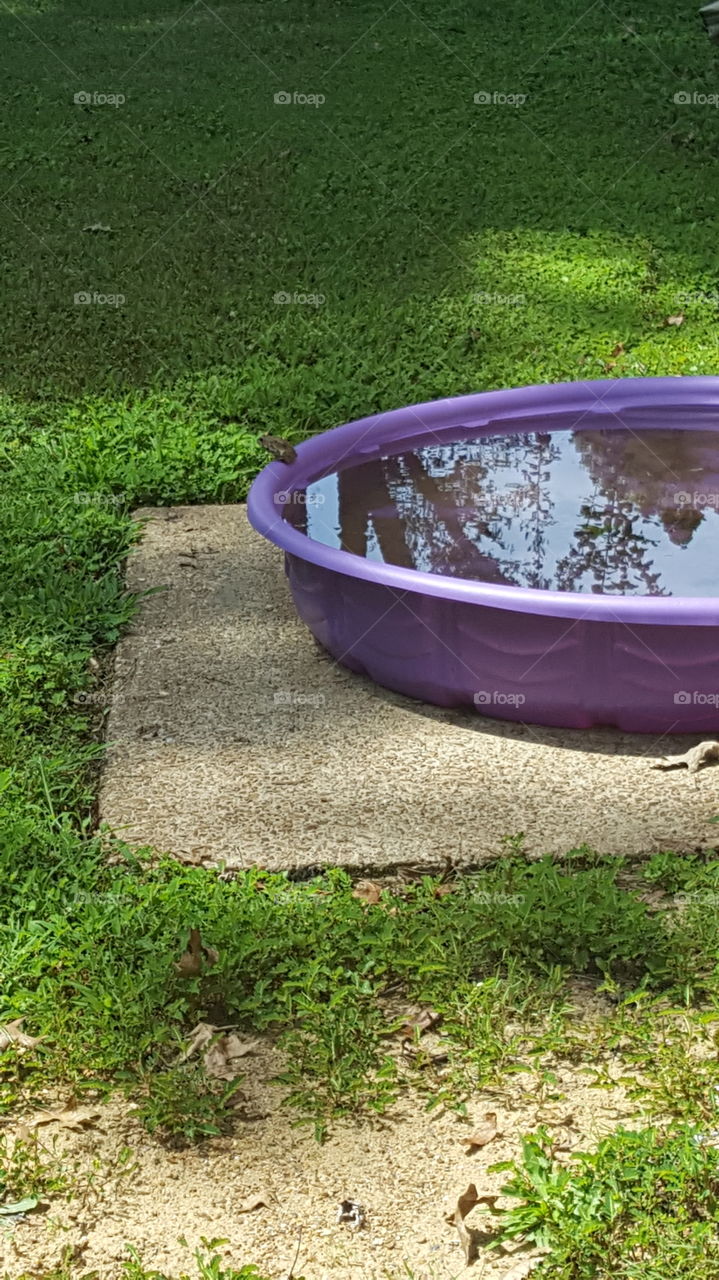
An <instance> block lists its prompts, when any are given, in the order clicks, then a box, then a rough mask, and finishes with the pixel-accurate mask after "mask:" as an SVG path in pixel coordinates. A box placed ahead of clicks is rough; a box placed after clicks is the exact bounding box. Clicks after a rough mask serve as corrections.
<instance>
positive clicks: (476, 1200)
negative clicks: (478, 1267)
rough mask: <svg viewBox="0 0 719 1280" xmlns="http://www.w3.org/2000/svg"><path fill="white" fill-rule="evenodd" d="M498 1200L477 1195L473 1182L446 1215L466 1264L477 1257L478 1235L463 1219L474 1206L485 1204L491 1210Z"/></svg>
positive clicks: (494, 1197) (497, 1197) (493, 1197)
mask: <svg viewBox="0 0 719 1280" xmlns="http://www.w3.org/2000/svg"><path fill="white" fill-rule="evenodd" d="M498 1199H499V1196H480V1195H477V1188H476V1187H475V1185H474V1183H473V1182H470V1184H469V1186H468V1187H467V1190H466V1191H463V1192H462V1195H461V1196H459V1198H458V1200H457V1205H456V1208H455V1209H454V1211H453V1212H452V1213H448V1214H447V1215H446V1219H445V1221H446V1222H449V1223H451V1224H452V1226H454V1227H456V1228H457V1233H458V1235H459V1243H460V1244H461V1246H462V1250H463V1252H464V1260H465V1262H466V1263H467V1264H469V1263H470V1262H474V1260H475V1258H476V1257H477V1253H478V1251H479V1240H480V1234H479V1232H478V1231H477V1230H476V1229H475V1228H473V1227H468V1226H467V1224H466V1222H465V1218H466V1217H467V1214H468V1213H469V1212H470V1210H471V1209H474V1207H475V1205H478V1204H486V1205H489V1208H490V1210H491V1209H493V1208H494V1206H495V1204H496V1203H497V1201H498Z"/></svg>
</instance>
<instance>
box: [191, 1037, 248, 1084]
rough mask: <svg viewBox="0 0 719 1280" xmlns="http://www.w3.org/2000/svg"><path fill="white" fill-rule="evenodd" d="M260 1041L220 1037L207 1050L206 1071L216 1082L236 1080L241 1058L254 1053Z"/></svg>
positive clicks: (205, 1058)
mask: <svg viewBox="0 0 719 1280" xmlns="http://www.w3.org/2000/svg"><path fill="white" fill-rule="evenodd" d="M259 1044H260V1041H259V1040H240V1037H239V1036H236V1035H229V1036H220V1037H219V1038H218V1039H217V1040H213V1041H212V1043H211V1044H210V1046H209V1048H208V1049H206V1050H205V1056H204V1059H203V1062H204V1066H205V1071H206V1072H207V1074H208V1076H212V1077H213V1079H215V1080H235V1079H236V1077H237V1069H238V1064H239V1061H240V1058H244V1057H245V1056H246V1055H247V1054H248V1053H253V1052H254V1051H255V1050H256V1049H257V1048H258V1046H259Z"/></svg>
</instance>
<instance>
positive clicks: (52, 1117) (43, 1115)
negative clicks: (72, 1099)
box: [26, 1107, 100, 1129]
mask: <svg viewBox="0 0 719 1280" xmlns="http://www.w3.org/2000/svg"><path fill="white" fill-rule="evenodd" d="M99 1115H100V1112H99V1111H98V1110H97V1109H96V1108H95V1109H93V1108H92V1107H57V1108H56V1109H55V1110H54V1111H49V1110H48V1111H36V1112H35V1114H34V1115H32V1116H30V1118H29V1119H28V1120H27V1121H26V1124H27V1126H28V1128H29V1129H39V1128H40V1125H43V1124H59V1125H62V1127H63V1129H84V1128H85V1125H88V1124H92V1122H93V1120H97V1118H98V1116H99Z"/></svg>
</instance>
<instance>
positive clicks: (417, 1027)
mask: <svg viewBox="0 0 719 1280" xmlns="http://www.w3.org/2000/svg"><path fill="white" fill-rule="evenodd" d="M441 1021H442V1015H441V1013H436V1012H435V1010H434V1009H423V1010H422V1012H421V1013H418V1014H417V1016H416V1018H410V1020H409V1022H406V1023H405V1024H404V1026H403V1027H401V1028H400V1035H401V1036H402V1039H403V1040H408V1039H411V1038H412V1037H413V1036H414V1035H415V1034H419V1035H422V1034H423V1032H425V1031H432V1030H434V1028H435V1027H436V1026H438V1025H439V1023H440V1022H441Z"/></svg>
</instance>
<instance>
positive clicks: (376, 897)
mask: <svg viewBox="0 0 719 1280" xmlns="http://www.w3.org/2000/svg"><path fill="white" fill-rule="evenodd" d="M352 897H353V898H359V900H360V902H366V903H367V905H368V906H370V907H376V906H377V903H378V902H380V901H381V899H382V886H381V884H377V882H376V881H375V880H358V881H357V884H356V885H355V887H354V889H353V890H352Z"/></svg>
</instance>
